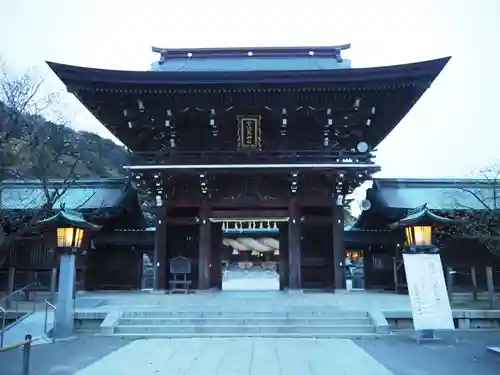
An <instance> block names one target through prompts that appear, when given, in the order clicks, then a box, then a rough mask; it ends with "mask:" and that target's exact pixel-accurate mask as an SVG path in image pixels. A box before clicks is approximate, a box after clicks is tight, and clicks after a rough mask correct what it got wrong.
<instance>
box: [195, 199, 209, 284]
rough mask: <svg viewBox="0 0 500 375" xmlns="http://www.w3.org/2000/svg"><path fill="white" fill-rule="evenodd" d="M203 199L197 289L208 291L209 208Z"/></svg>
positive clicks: (206, 201)
mask: <svg viewBox="0 0 500 375" xmlns="http://www.w3.org/2000/svg"><path fill="white" fill-rule="evenodd" d="M208 203H209V202H208V200H207V199H205V198H204V199H203V200H202V203H201V207H200V215H199V217H200V236H199V240H198V241H199V242H198V289H201V290H204V289H210V248H211V247H212V243H211V239H210V237H211V233H210V232H211V230H210V220H209V217H210V207H209V204H208Z"/></svg>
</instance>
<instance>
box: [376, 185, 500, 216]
mask: <svg viewBox="0 0 500 375" xmlns="http://www.w3.org/2000/svg"><path fill="white" fill-rule="evenodd" d="M369 190H371V191H369V192H367V197H368V199H373V200H375V201H376V203H378V204H380V205H381V206H383V207H385V208H388V209H402V210H410V209H414V208H416V207H419V206H423V205H427V208H428V209H429V210H431V211H432V210H434V211H454V210H483V209H485V208H487V207H488V208H493V209H498V208H500V196H499V195H498V194H499V193H500V181H495V180H487V179H385V178H380V179H374V181H373V187H372V188H371V189H369Z"/></svg>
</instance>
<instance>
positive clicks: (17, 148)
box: [0, 61, 80, 267]
mask: <svg viewBox="0 0 500 375" xmlns="http://www.w3.org/2000/svg"><path fill="white" fill-rule="evenodd" d="M57 111H58V101H57V95H56V94H54V93H49V94H46V93H44V91H43V80H42V79H40V78H37V77H36V75H35V74H32V73H29V72H27V73H23V74H21V75H15V74H12V73H10V71H9V69H8V68H7V65H6V64H5V63H4V62H1V61H0V212H1V214H0V267H1V266H2V264H3V263H4V261H5V260H6V255H7V253H8V252H7V251H6V250H7V249H8V248H9V247H10V245H11V244H12V243H13V241H15V239H16V238H18V237H19V236H20V235H23V234H26V233H27V232H30V231H31V230H32V229H33V228H34V226H35V224H36V222H37V221H38V220H40V219H41V218H43V217H44V216H46V215H47V214H48V213H49V212H50V211H51V210H52V209H53V207H54V204H55V203H56V202H57V201H58V200H59V199H60V198H61V197H62V196H63V195H64V194H65V193H66V191H67V189H68V188H69V187H70V185H71V184H72V183H74V181H75V179H76V178H77V177H78V175H77V173H76V172H77V167H78V164H79V160H80V159H79V157H78V156H79V155H78V154H77V152H76V151H74V148H73V145H71V144H69V142H68V140H66V139H64V137H63V135H62V134H63V132H61V131H60V129H61V126H63V125H61V126H52V127H49V126H46V120H45V118H44V116H45V115H46V114H47V113H48V112H52V113H51V115H52V117H54V114H56V117H57V120H56V121H57V123H58V124H65V125H67V123H66V122H65V121H63V119H62V116H60V115H58V114H57ZM49 142H50V147H47V146H48V143H49ZM54 167H58V168H59V170H60V173H59V176H58V177H59V181H58V182H57V184H54V183H53V182H52V181H51V178H52V177H53V176H52V175H51V172H49V171H51V170H53V169H54ZM61 175H62V176H61ZM19 178H23V179H32V180H35V181H34V182H35V185H37V188H33V189H31V188H30V189H22V190H21V191H20V190H17V192H18V193H17V195H16V196H8V195H9V194H10V195H12V191H8V190H7V189H6V187H7V186H8V185H9V184H12V180H16V179H19ZM7 198H9V199H7ZM7 200H10V201H11V202H12V201H15V202H16V207H11V206H8V205H6V203H5V202H6V201H7Z"/></svg>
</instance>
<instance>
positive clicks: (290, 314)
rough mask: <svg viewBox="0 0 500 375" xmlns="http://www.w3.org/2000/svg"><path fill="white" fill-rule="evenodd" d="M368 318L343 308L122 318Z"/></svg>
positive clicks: (173, 313)
mask: <svg viewBox="0 0 500 375" xmlns="http://www.w3.org/2000/svg"><path fill="white" fill-rule="evenodd" d="M315 317H323V318H334V319H340V318H368V313H367V312H364V311H343V310H315V311H313V310H308V311H255V310H249V311H179V310H177V311H164V310H163V311H161V310H157V311H154V310H148V311H126V312H124V313H123V318H155V319H168V318H183V319H196V318H246V319H253V318H283V319H285V318H315Z"/></svg>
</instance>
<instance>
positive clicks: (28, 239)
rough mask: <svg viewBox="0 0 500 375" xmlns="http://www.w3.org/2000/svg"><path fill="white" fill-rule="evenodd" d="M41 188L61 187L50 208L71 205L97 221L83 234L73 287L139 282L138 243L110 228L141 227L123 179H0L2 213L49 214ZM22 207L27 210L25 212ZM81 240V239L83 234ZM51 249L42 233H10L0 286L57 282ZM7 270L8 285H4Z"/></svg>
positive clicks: (0, 269) (109, 286)
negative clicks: (95, 228)
mask: <svg viewBox="0 0 500 375" xmlns="http://www.w3.org/2000/svg"><path fill="white" fill-rule="evenodd" d="M45 189H49V190H51V191H53V189H59V191H61V192H64V193H63V194H62V195H61V197H60V198H59V199H58V200H57V201H56V202H55V204H54V206H53V211H54V213H55V212H57V211H58V210H60V209H61V208H62V207H64V208H65V209H68V210H75V211H78V212H80V213H81V214H83V215H84V217H85V218H87V219H88V220H91V221H92V222H94V223H97V224H99V225H101V226H102V227H103V228H102V230H101V231H100V232H99V233H98V234H96V235H94V236H91V237H89V238H86V240H87V241H86V243H85V248H86V250H85V251H84V252H82V253H80V254H78V257H77V284H78V288H79V289H87V290H93V289H139V288H140V282H141V273H140V263H141V261H140V259H141V255H142V253H141V251H142V249H141V248H138V249H135V248H134V246H132V245H131V244H130V243H126V242H120V243H116V242H113V240H112V237H113V236H112V234H113V233H115V231H116V230H118V229H121V230H138V229H142V228H144V226H145V222H144V218H143V215H142V211H141V208H140V206H139V202H138V197H137V193H136V190H135V189H134V188H133V187H132V186H131V184H130V183H129V181H128V180H127V179H121V178H113V179H82V180H77V181H75V182H71V183H68V182H66V181H59V180H51V181H48V182H47V183H45V184H42V183H41V182H40V181H30V180H20V181H4V182H2V183H1V189H0V192H1V195H0V199H1V204H0V207H2V210H1V212H0V214H2V215H5V216H6V217H7V218H8V217H9V216H10V217H13V218H14V217H16V215H17V217H20V216H19V214H16V212H19V211H24V212H25V213H23V214H21V215H22V217H25V218H28V215H29V212H30V211H33V212H38V213H44V214H46V215H50V214H51V212H49V211H48V210H45V209H41V208H40V207H42V206H43V204H44V202H45V198H44V197H45V195H44V191H45ZM26 212H27V213H26ZM84 240H85V239H84ZM56 257H57V253H56V252H55V251H54V249H53V247H52V246H51V245H50V241H49V240H48V239H47V238H44V237H43V236H42V233H38V232H31V233H23V235H22V236H19V237H16V241H15V242H14V243H13V245H12V246H11V248H10V250H9V254H8V257H7V259H6V260H5V261H4V262H3V264H2V265H1V267H0V289H3V290H7V289H12V288H14V289H15V288H20V287H22V286H25V285H27V284H29V283H31V282H33V281H35V280H37V281H39V282H40V283H41V289H45V290H49V289H50V288H51V286H52V287H54V286H55V285H57V267H58V260H57V259H56ZM9 274H10V275H11V276H10V277H11V284H13V285H9Z"/></svg>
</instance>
